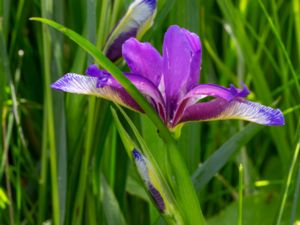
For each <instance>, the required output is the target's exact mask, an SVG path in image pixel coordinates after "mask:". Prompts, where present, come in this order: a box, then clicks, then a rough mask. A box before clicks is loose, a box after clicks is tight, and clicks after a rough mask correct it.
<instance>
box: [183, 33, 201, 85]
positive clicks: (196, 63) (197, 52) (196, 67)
mask: <svg viewBox="0 0 300 225" xmlns="http://www.w3.org/2000/svg"><path fill="white" fill-rule="evenodd" d="M182 31H183V32H184V34H185V37H186V38H187V40H188V42H189V44H190V47H191V48H192V50H193V54H194V55H193V57H192V61H191V70H190V76H189V81H188V87H187V88H188V90H190V88H192V87H193V86H194V85H195V84H197V83H198V81H199V80H200V69H201V63H202V46H201V42H200V38H199V36H198V35H197V34H195V33H192V32H190V31H188V30H186V29H182Z"/></svg>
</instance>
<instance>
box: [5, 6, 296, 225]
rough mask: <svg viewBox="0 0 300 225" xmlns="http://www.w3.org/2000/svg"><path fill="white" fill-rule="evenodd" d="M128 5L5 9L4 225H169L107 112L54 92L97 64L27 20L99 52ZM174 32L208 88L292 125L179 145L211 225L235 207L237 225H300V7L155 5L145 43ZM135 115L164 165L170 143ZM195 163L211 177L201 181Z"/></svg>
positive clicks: (194, 128)
mask: <svg viewBox="0 0 300 225" xmlns="http://www.w3.org/2000/svg"><path fill="white" fill-rule="evenodd" d="M130 3H131V1H129V0H114V1H111V0H102V1H100V0H88V1H87V0H72V1H71V0H64V1H62V0H47V1H46V0H45V1H39V0H19V1H15V2H12V1H10V0H0V109H1V110H0V116H1V117H0V118H1V130H0V133H1V139H0V157H1V158H0V160H1V161H0V163H1V164H0V182H1V183H0V188H1V189H0V224H42V223H46V224H47V223H49V222H50V221H52V223H53V224H92V225H93V224H108V225H110V224H112V225H115V224H164V221H163V220H161V219H160V217H159V214H158V212H157V211H156V209H155V208H154V207H153V206H152V204H151V202H149V199H148V198H147V196H146V195H145V192H144V190H143V189H142V186H141V184H140V182H139V180H138V179H137V174H136V172H135V171H134V169H133V167H132V165H131V162H130V161H129V160H128V158H127V155H126V153H125V151H124V146H123V144H122V142H121V140H120V137H119V136H118V133H117V130H116V128H115V126H114V123H113V119H112V114H111V111H110V108H109V105H110V103H108V102H106V101H104V100H100V99H96V98H93V97H86V96H77V95H72V94H62V93H58V92H55V91H52V90H51V89H50V88H49V86H50V83H51V82H53V81H55V80H56V79H57V78H58V77H60V76H61V75H63V74H64V73H66V72H70V71H72V72H77V73H83V72H84V70H85V68H86V67H87V65H88V64H90V63H92V62H93V59H92V58H90V57H89V56H88V55H86V53H85V52H84V51H83V50H81V49H80V48H79V47H78V46H77V45H76V44H74V43H73V42H71V41H70V40H69V39H67V38H65V37H64V36H63V35H62V34H60V33H58V32H56V31H54V30H53V29H51V28H49V27H47V26H45V25H43V26H42V25H41V24H39V23H36V22H32V21H29V20H28V19H29V17H33V16H39V17H45V18H49V19H53V20H55V21H57V22H59V23H62V24H64V25H65V26H67V27H69V28H71V29H73V30H74V31H76V32H78V33H80V34H82V35H83V36H85V37H87V38H88V39H89V40H90V41H92V42H93V43H94V44H95V45H96V46H97V47H98V48H99V49H101V48H102V47H103V46H104V43H105V40H106V38H107V35H108V34H109V33H110V31H111V29H112V28H113V27H114V25H115V24H116V22H117V21H118V19H119V18H120V17H121V16H122V15H123V14H124V13H125V12H126V9H127V7H128V5H129V4H130ZM171 24H178V25H180V26H182V27H185V28H187V29H189V30H191V31H194V32H196V33H197V34H198V35H199V36H200V38H201V41H202V45H203V63H202V71H201V80H200V81H201V83H217V84H221V85H224V86H229V84H230V83H233V84H235V85H237V86H238V85H239V84H240V82H241V81H243V82H244V83H245V84H246V85H247V86H248V87H249V88H250V90H252V92H251V95H250V97H249V99H251V100H254V101H258V102H260V103H262V104H265V105H272V106H274V107H279V108H280V109H282V111H283V112H285V118H286V125H285V126H284V127H276V128H270V127H262V126H257V125H250V126H249V125H246V123H244V122H240V121H219V122H210V123H193V124H187V125H185V126H184V128H183V130H182V135H181V138H180V139H179V140H178V146H179V149H180V150H181V154H182V156H183V158H184V159H185V161H186V164H187V166H188V169H189V171H190V173H191V176H193V181H194V184H195V187H196V190H197V192H198V195H199V201H200V203H201V206H202V210H203V212H204V215H205V217H206V218H207V221H208V224H236V223H238V216H239V215H240V214H238V209H239V207H240V205H239V203H240V202H241V200H243V201H242V205H243V207H242V210H240V211H242V212H243V213H242V215H243V217H242V220H243V223H242V224H264V225H265V224H293V223H294V221H296V220H297V219H298V220H300V215H299V214H300V213H299V211H300V206H299V205H300V200H299V188H300V164H299V159H298V152H299V140H300V132H299V115H300V114H299V102H300V95H299V94H300V85H299V74H300V66H299V65H300V63H299V62H300V3H299V1H298V0H291V1H284V0H278V1H275V0H268V1H257V0H255V1H247V0H243V1H242V0H241V1H232V0H230V1H222V0H218V1H202V0H188V1H184V0H177V1H172V0H159V1H158V12H157V16H156V19H155V23H154V26H153V27H152V29H151V30H150V31H149V32H148V33H147V34H146V35H145V36H144V38H143V39H144V40H145V41H150V42H151V43H152V44H153V45H154V46H155V47H156V48H157V49H159V50H161V46H162V41H163V35H164V32H165V31H166V29H167V27H168V26H169V25H171ZM119 67H120V68H122V69H123V70H126V68H125V66H124V65H123V64H120V65H119ZM128 114H129V115H130V116H131V118H132V120H133V121H134V122H135V125H136V126H137V127H138V128H139V130H140V132H141V133H142V134H143V137H144V139H145V141H146V142H147V144H148V146H149V147H150V148H151V149H156V151H155V152H156V153H157V154H158V155H159V154H160V152H161V151H163V149H162V144H161V143H160V142H159V141H157V140H156V139H157V137H155V129H154V128H153V126H152V125H151V123H150V122H149V120H148V119H147V118H146V117H144V116H140V115H137V114H135V113H131V112H128ZM224 143H226V144H224ZM214 153H215V154H214ZM199 163H203V165H205V167H204V168H206V169H207V170H206V171H212V172H211V173H212V174H209V173H207V172H205V171H204V172H203V170H202V171H201V170H199V169H198V170H197V171H196V172H195V170H196V169H197V168H198V166H199ZM239 164H242V165H243V167H244V173H243V176H241V175H239V170H238V165H239ZM214 172H217V174H216V175H215V176H214V177H213V178H212V177H211V176H212V175H214ZM199 174H200V175H199ZM201 174H202V175H201ZM203 174H204V175H205V176H204V175H203ZM240 174H241V173H240ZM239 177H240V178H243V179H242V181H243V184H244V186H245V188H244V192H243V196H242V195H241V193H239V186H241V185H239ZM240 180H241V179H240ZM238 200H240V202H239V201H238ZM240 224H241V223H240Z"/></svg>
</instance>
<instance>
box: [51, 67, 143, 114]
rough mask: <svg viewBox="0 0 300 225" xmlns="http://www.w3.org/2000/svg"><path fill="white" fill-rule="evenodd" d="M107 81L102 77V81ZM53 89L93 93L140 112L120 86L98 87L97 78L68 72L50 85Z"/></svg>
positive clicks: (76, 92) (86, 93) (85, 93)
mask: <svg viewBox="0 0 300 225" xmlns="http://www.w3.org/2000/svg"><path fill="white" fill-rule="evenodd" d="M104 80H105V81H107V79H106V78H103V81H104ZM51 87H52V88H53V89H56V90H59V91H64V92H70V93H75V94H84V95H94V96H97V97H101V98H105V99H107V100H110V101H113V102H115V103H118V104H120V105H123V106H125V107H128V108H130V109H132V110H135V111H139V112H142V110H141V108H140V107H139V106H138V105H137V104H136V103H135V101H134V100H133V99H132V98H131V97H130V96H129V95H128V94H127V93H126V92H125V91H124V90H123V89H121V88H116V87H113V86H109V85H107V86H105V87H99V78H97V77H92V76H84V75H80V74H75V73H68V74H66V75H64V76H63V77H61V78H60V79H59V80H57V81H56V82H55V83H53V84H52V85H51Z"/></svg>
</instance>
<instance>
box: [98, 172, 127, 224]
mask: <svg viewBox="0 0 300 225" xmlns="http://www.w3.org/2000/svg"><path fill="white" fill-rule="evenodd" d="M101 192H102V204H103V210H104V214H105V217H106V222H107V224H108V225H126V222H125V219H124V216H123V214H122V211H121V209H120V206H119V204H118V201H117V199H116V197H115V195H114V193H113V190H112V189H111V187H110V186H109V185H108V183H107V181H106V179H105V177H104V175H103V174H102V175H101Z"/></svg>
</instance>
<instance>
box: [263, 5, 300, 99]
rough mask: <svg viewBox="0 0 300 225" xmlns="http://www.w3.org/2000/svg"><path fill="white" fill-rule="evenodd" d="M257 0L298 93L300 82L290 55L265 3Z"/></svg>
mask: <svg viewBox="0 0 300 225" xmlns="http://www.w3.org/2000/svg"><path fill="white" fill-rule="evenodd" d="M258 2H259V4H260V6H261V8H262V10H263V12H264V14H265V15H266V17H267V20H268V22H269V24H270V27H271V29H272V31H273V33H274V34H275V37H276V39H277V42H278V44H279V46H280V48H281V50H282V53H283V55H284V57H285V60H286V62H287V64H288V67H289V69H290V71H291V73H292V75H293V79H294V81H295V84H296V88H297V91H298V94H300V83H299V81H298V76H297V73H296V71H295V69H294V67H293V64H292V62H291V60H290V56H289V55H288V52H287V50H286V47H285V46H284V44H283V42H282V40H281V38H280V35H279V33H278V31H277V29H276V26H275V25H274V23H273V21H272V19H271V17H270V16H269V14H268V12H267V10H266V7H265V5H264V4H263V3H262V1H261V0H259V1H258Z"/></svg>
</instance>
